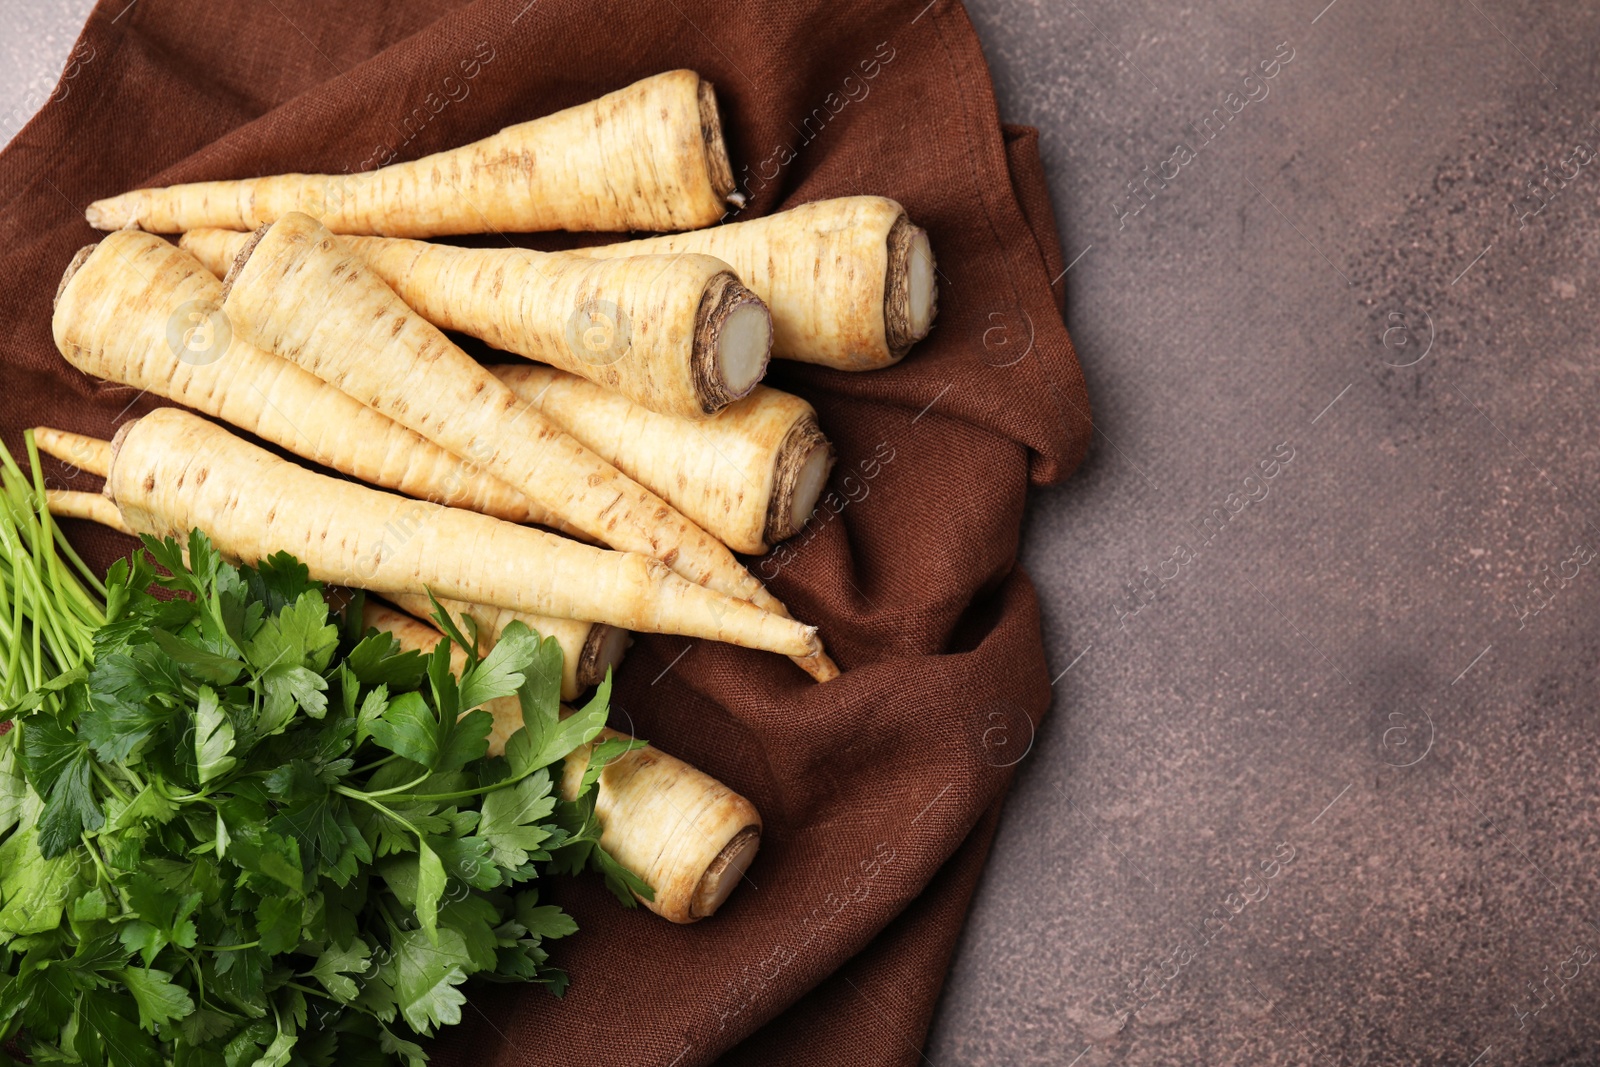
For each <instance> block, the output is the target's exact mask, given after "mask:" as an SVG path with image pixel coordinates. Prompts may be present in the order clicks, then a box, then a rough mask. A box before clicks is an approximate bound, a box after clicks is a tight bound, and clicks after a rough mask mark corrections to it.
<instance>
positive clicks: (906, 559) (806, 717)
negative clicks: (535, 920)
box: [0, 0, 1091, 1067]
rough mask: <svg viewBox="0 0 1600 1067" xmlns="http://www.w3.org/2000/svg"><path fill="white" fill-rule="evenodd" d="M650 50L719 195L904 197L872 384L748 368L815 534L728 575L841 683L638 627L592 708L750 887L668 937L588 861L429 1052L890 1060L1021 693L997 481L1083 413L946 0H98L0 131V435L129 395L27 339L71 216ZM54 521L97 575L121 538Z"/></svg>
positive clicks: (448, 136) (424, 131)
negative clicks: (1, 144)
mask: <svg viewBox="0 0 1600 1067" xmlns="http://www.w3.org/2000/svg"><path fill="white" fill-rule="evenodd" d="M678 67H692V68H694V69H696V70H698V71H700V72H701V73H702V74H703V75H705V76H706V77H707V78H710V79H711V80H712V81H714V82H715V84H716V86H717V88H718V92H719V96H720V99H721V101H722V104H723V108H724V114H725V118H726V120H727V123H728V127H729V129H728V133H729V140H730V147H731V151H732V154H733V158H734V167H735V171H736V173H737V174H738V176H739V178H740V181H741V184H742V185H743V187H744V188H746V189H747V190H748V191H749V193H750V195H751V202H750V205H749V206H748V207H747V208H746V209H745V211H744V214H745V215H746V216H754V215H759V214H765V213H768V212H771V211H773V210H777V209H779V208H782V207H787V206H792V205H795V204H800V203H804V202H806V201H810V200H816V199H820V198H823V197H830V196H842V195H847V194H855V193H876V194H882V195H886V196H891V197H894V198H895V199H897V200H899V201H900V202H901V203H903V204H904V205H905V206H906V208H907V209H908V211H909V212H910V214H911V217H912V218H913V219H914V220H915V221H917V222H918V223H919V224H921V225H923V226H925V227H927V229H928V231H929V233H930V234H931V236H932V239H933V244H934V248H935V251H936V253H937V256H938V260H939V268H940V275H941V277H940V311H939V319H938V324H937V327H936V329H935V331H934V333H933V335H932V336H931V337H930V338H929V339H928V340H927V341H925V342H924V343H923V344H921V345H919V346H918V347H917V348H916V349H914V350H913V352H912V353H911V355H910V356H909V357H908V358H907V359H906V360H905V361H904V362H903V363H902V364H901V365H899V366H897V367H894V368H892V369H890V370H887V371H882V372H878V373H873V374H855V375H852V374H845V373H840V372H835V371H830V370H826V369H823V368H818V367H810V366H805V365H801V364H793V363H779V364H774V368H773V372H772V374H771V381H772V382H773V383H774V384H776V385H778V386H779V387H781V388H786V389H790V390H792V391H794V392H797V393H799V394H801V395H803V396H805V397H806V398H807V399H809V400H810V401H812V402H813V403H814V404H815V405H816V406H817V408H818V410H819V412H820V414H821V421H822V424H823V427H824V429H825V430H826V431H827V433H828V434H829V436H830V437H831V438H832V439H833V441H834V442H835V444H836V445H837V446H838V449H839V455H840V461H839V467H838V469H837V471H836V473H835V474H834V478H833V483H832V490H833V495H831V496H829V497H828V498H827V500H826V501H825V503H824V506H823V507H822V509H821V510H820V512H819V514H818V516H817V517H816V518H815V519H814V520H813V522H812V524H811V526H810V527H809V528H808V529H807V530H806V531H805V532H803V533H802V534H800V535H799V536H798V537H796V538H794V539H793V540H792V541H790V542H789V543H788V544H786V545H784V546H781V547H780V548H778V549H776V550H775V551H774V552H773V553H772V554H770V555H769V556H767V557H766V558H764V559H757V560H752V561H751V567H752V569H753V570H754V571H755V572H756V573H757V574H758V575H760V576H761V577H763V578H764V579H766V580H768V581H769V582H770V584H771V586H772V588H773V591H774V592H775V593H776V594H777V595H778V596H779V597H780V598H782V599H783V600H784V601H785V602H786V603H787V604H788V605H789V607H790V608H791V610H792V611H793V612H794V614H795V615H796V616H797V617H799V618H801V619H805V620H808V621H812V622H816V623H819V624H820V625H821V626H822V630H823V634H824V636H825V637H826V639H827V641H828V646H829V649H830V651H831V652H832V653H833V655H834V657H835V658H836V659H837V660H838V662H839V664H840V665H841V666H842V667H843V668H844V669H845V671H846V673H845V675H844V677H842V678H840V679H839V680H838V681H835V682H832V683H829V684H827V685H821V686H819V685H816V684H814V683H812V682H810V681H809V680H807V679H806V678H805V677H804V676H803V675H801V674H800V672H799V671H797V670H796V669H795V668H794V667H793V666H792V665H790V664H789V663H787V662H785V661H784V660H782V659H780V658H779V657H776V656H770V655H764V654H761V653H755V652H749V651H745V650H741V649H735V648H731V647H727V646H717V645H709V644H706V643H703V642H696V641H689V640H686V639H682V638H671V637H645V638H641V639H640V641H639V643H638V645H637V646H636V647H635V648H634V650H633V651H632V653H631V654H630V656H629V659H628V661H627V663H626V664H625V665H624V667H623V669H622V671H621V674H620V677H619V679H618V682H619V684H618V688H617V692H616V699H615V703H614V716H613V723H614V725H617V726H618V727H621V728H623V729H628V730H630V731H632V732H634V733H637V734H639V735H640V736H643V737H648V738H650V739H651V740H652V741H654V742H655V743H657V744H659V745H660V746H661V747H662V748H663V749H664V750H666V751H668V752H672V753H675V754H678V755H681V756H683V757H685V758H687V759H689V760H690V761H691V762H693V763H694V764H695V765H697V766H699V767H701V768H703V769H705V770H706V771H708V772H709V773H711V774H714V775H716V776H717V777H718V778H721V779H722V780H723V781H725V782H727V783H728V784H729V785H731V786H733V787H734V788H735V789H738V790H739V791H740V792H741V793H743V794H744V795H746V796H748V797H749V798H750V799H751V800H752V801H754V803H755V804H756V805H757V807H758V808H760V810H761V812H762V815H763V816H764V818H765V820H766V840H765V842H764V843H763V845H762V849H761V854H760V856H759V858H758V859H757V862H756V864H755V866H754V867H753V868H752V870H751V871H750V873H749V879H748V881H747V884H745V885H743V886H741V887H740V888H739V890H738V891H737V892H736V893H735V894H734V896H733V897H732V899H731V900H730V901H729V903H728V904H727V905H726V906H725V907H724V908H723V910H722V911H721V912H720V913H719V914H718V915H717V916H716V917H715V918H714V919H712V920H710V921H707V922H704V923H700V924H698V925H696V926H690V927H677V926H673V925H671V924H669V923H666V922H663V921H662V920H660V919H658V918H656V917H655V916H653V915H651V914H649V913H648V912H645V911H643V910H634V911H623V910H621V909H619V908H618V907H617V906H616V904H615V902H614V901H612V900H611V898H610V897H609V895H607V894H606V893H605V892H604V890H603V889H601V888H600V887H599V886H597V885H596V884H595V883H594V880H592V879H584V880H581V881H578V882H571V881H563V882H561V883H553V884H552V885H550V886H548V887H547V891H548V892H549V894H550V897H551V899H553V900H556V901H558V902H559V903H561V904H562V905H564V906H565V907H567V908H568V909H569V910H570V911H571V912H572V913H573V915H574V916H575V917H576V918H577V920H578V922H579V924H580V925H581V927H582V931H581V933H580V934H579V935H577V936H575V937H573V938H571V939H570V940H569V941H566V942H564V943H559V944H557V945H556V946H555V950H556V951H555V955H556V959H557V962H559V963H560V964H561V965H563V966H564V967H566V968H567V969H568V970H569V971H570V972H571V973H572V976H573V983H572V988H571V991H570V992H569V993H568V994H567V996H566V998H565V999H563V1000H555V999H553V998H550V997H548V996H545V995H543V994H541V993H536V992H532V991H528V990H523V989H517V988H514V987H492V986H484V985H474V986H472V987H469V989H470V995H471V998H472V999H471V1006H470V1007H469V1008H467V1009H466V1012H465V1018H464V1020H463V1023H462V1025H461V1026H459V1027H456V1028H454V1029H453V1031H452V1032H451V1033H449V1034H448V1035H447V1036H446V1037H444V1038H443V1039H441V1040H439V1041H437V1042H436V1043H435V1045H434V1049H433V1055H434V1059H435V1062H436V1063H438V1064H440V1065H442V1067H454V1065H457V1064H473V1065H480V1064H485V1063H495V1064H532V1063H563V1064H570V1063H584V1064H595V1063H601V1064H604V1063H618V1064H621V1063H630V1064H636V1063H658V1064H677V1065H681V1067H688V1065H691V1064H701V1063H707V1062H710V1061H712V1060H714V1059H716V1058H717V1057H719V1056H722V1055H723V1054H725V1053H726V1054H728V1057H727V1058H728V1060H729V1062H750V1063H758V1062H759V1063H772V1062H797V1063H798V1062H806V1063H827V1062H845V1061H849V1062H852V1063H862V1062H874V1063H911V1062H915V1061H917V1060H918V1059H919V1056H920V1053H919V1051H918V1050H919V1049H920V1046H921V1044H922V1042H923V1040H924V1037H925V1034H926V1029H927V1025H928V1020H929V1019H930V1017H931V1015H932V1011H933V1007H934V1002H935V1000H936V999H937V997H938V993H939V987H940V984H941V982H942V979H943V974H944V971H945V968H946V966H947V965H948V961H949V956H950V952H951V950H952V947H953V945H954V941H955V938H956V936H957V933H958V932H959V930H960V926H961V922H962V918H963V915H964V913H965V910H966V906H967V902H968V900H969V898H970V896H971V893H972V890H973V887H974V885H975V883H976V880H977V877H978V873H979V871H980V869H981V866H982V863H983V859H984V856H985V854H986V853H987V850H988V846H989V842H990V840H991V839H992V836H993V832H994V827H995V823H996V819H997V814H998V809H999V805H1000V802H1001V800H1002V798H1003V795H1004V793H1005V790H1006V788H1007V786H1008V784H1009V782H1010V778H1011V774H1012V768H1013V764H1014V761H1015V760H1016V759H1017V758H1019V757H1020V756H1021V754H1022V752H1023V751H1025V749H1026V748H1027V746H1028V744H1029V743H1030V742H1031V739H1032V732H1033V728H1034V726H1035V725H1036V724H1037V723H1038V721H1039V719H1040V718H1041V717H1042V716H1043V714H1044V711H1045V709H1046V707H1047V706H1048V704H1049V698H1050V688H1049V677H1048V674H1047V671H1046V666H1045V661H1044V651H1043V647H1042V644H1041V641H1040V634H1039V620H1038V608H1037V604H1036V602H1035V599H1034V594H1033V590H1032V587H1031V585H1030V583H1029V582H1028V579H1027V578H1026V576H1025V575H1023V574H1022V572H1021V571H1019V570H1018V569H1017V568H1016V566H1015V561H1016V553H1017V539H1018V532H1019V528H1020V523H1021V517H1022V508H1023V501H1024V497H1025V494H1026V491H1027V488H1028V486H1029V484H1030V483H1031V484H1046V483H1049V482H1053V481H1056V480H1058V479H1060V478H1062V477H1063V476H1065V475H1066V474H1067V473H1068V472H1070V471H1071V470H1072V469H1073V467H1074V466H1075V465H1076V464H1077V463H1078V461H1079V460H1080V459H1081V457H1082V455H1083V453H1084V450H1085V448H1086V446H1087V444H1088V440H1089V437H1090V434H1091V426H1090V421H1089V408H1088V401H1087V397H1086V394H1085V389H1084V383H1083V378H1082V374H1081V372H1080V370H1079V368H1078V363H1077V358H1076V355H1075V353H1074V352H1073V349H1072V343H1071V341H1070V340H1069V339H1068V337H1067V333H1066V330H1065V327H1064V326H1063V325H1062V321H1061V306H1060V301H1061V299H1062V293H1063V289H1062V284H1063V283H1062V281H1061V278H1060V274H1061V271H1062V267H1063V263H1062V257H1061V252H1060V249H1059V246H1058V243H1057V240H1056V236H1055V231H1054V223H1053V220H1052V218H1051V214H1050V206H1049V200H1048V196H1047V194H1046V189H1045V184H1044V179H1043V174H1042V171H1041V169H1040V166H1039V161H1038V155H1037V145H1036V140H1035V138H1034V135H1033V134H1032V132H1031V131H1026V130H1018V129H1008V130H1002V128H1001V126H1000V124H999V121H998V118H997V115H996V110H995V103H994V97H993V93H992V90H991V87H990V83H989V76H988V71H987V68H986V67H985V65H984V61H983V55H982V52H981V50H980V48H979V45H978V40H977V37H976V35H975V34H974V32H973V29H972V26H971V24H970V23H969V22H968V20H967V16H966V13H965V12H964V11H963V10H962V8H961V7H960V6H959V5H958V4H956V3H953V2H951V0H935V2H934V3H932V4H928V3H927V0H909V2H897V3H888V4H869V3H860V2H836V3H821V2H810V3H794V2H789V3H782V2H777V0H753V2H751V3H745V4H740V5H716V4H712V3H708V2H704V0H636V2H633V3H618V2H607V0H602V2H581V0H531V2H530V0H504V2H502V0H482V2H478V3H471V4H467V5H465V6H459V7H456V6H452V5H448V4H438V3H427V2H424V0H401V2H397V3H396V2H388V0H356V2H346V3H339V4H329V3H326V2H325V0H273V2H272V3H268V4H256V3H244V2H236V3H216V2H205V3H199V2H189V0H136V2H134V3H131V4H130V3H129V2H128V0H106V2H105V3H102V4H101V6H100V7H99V8H97V9H96V11H95V12H94V14H93V15H92V16H91V18H90V20H89V23H88V26H87V28H86V29H85V31H84V35H83V38H82V40H81V41H80V42H79V44H78V46H77V49H76V51H75V52H74V54H73V58H72V60H71V61H70V62H69V65H68V68H67V72H66V75H65V77H64V79H63V81H62V83H61V85H60V86H58V88H57V90H56V93H55V94H54V97H53V98H52V100H51V101H50V102H49V103H48V104H47V105H46V106H45V107H44V110H43V111H42V113H41V114H40V115H39V116H38V117H37V118H36V119H35V120H34V121H33V122H31V123H30V124H29V125H28V126H27V127H26V128H25V129H24V130H23V131H22V132H21V133H20V134H19V135H18V136H17V138H16V140H15V141H14V142H13V143H12V144H11V145H10V146H9V147H7V148H6V150H5V151H4V152H3V153H0V359H3V361H4V366H5V369H4V375H5V391H6V394H7V395H6V400H7V402H6V404H5V405H4V407H3V408H0V412H3V413H0V429H3V431H4V434H5V440H6V442H7V444H8V445H9V446H10V447H11V448H13V449H16V448H17V446H18V445H19V443H20V435H21V431H22V429H23V428H24V427H25V426H28V425H33V424H37V423H45V424H51V425H55V426H60V427H64V428H67V429H72V430H77V431H81V432H85V433H92V434H97V435H100V436H109V435H110V433H111V432H112V431H113V430H114V428H115V427H116V425H118V424H119V422H121V421H125V420H126V419H128V418H131V417H134V416H136V415H139V414H141V413H143V412H145V411H147V410H149V409H150V408H151V407H153V406H156V402H155V401H154V400H153V398H150V397H139V396H136V395H134V393H133V392H132V391H131V390H128V389H124V388H120V387H114V386H110V385H106V384H102V383H97V382H93V381H90V380H87V379H86V378H84V377H83V376H82V375H80V374H78V373H77V372H76V371H74V370H73V369H72V368H70V367H68V366H67V365H66V364H65V363H64V362H63V361H62V360H61V359H60V357H59V356H58V355H57V354H56V351H55V348H54V345H53V344H52V342H51V337H50V300H51V295H52V293H53V292H54V289H55V284H56V279H57V278H58V276H59V273H60V271H61V269H62V268H63V267H64V266H65V264H66V262H67V260H68V259H69V258H70V257H71V255H72V253H73V251H74V250H75V249H76V248H78V247H79V246H81V245H83V244H86V243H88V242H90V241H92V240H94V239H95V237H96V235H95V233H94V232H93V231H91V230H90V229H89V227H88V226H87V225H86V224H85V223H84V222H83V208H84V206H85V205H86V204H88V203H89V201H91V200H93V199H96V198H98V197H102V196H107V195H110V194H112V193H116V192H120V191H122V190H125V189H130V188H134V187H137V186H142V185H152V184H167V183H171V182H177V181H194V180H202V179H211V178H230V177H242V176H248V175H254V174H266V173H274V172H280V171H289V170H299V171H308V172H338V171H344V170H358V169H362V168H363V167H371V166H374V165H376V164H378V163H381V162H384V161H387V160H389V159H397V158H399V159H403V158H413V157H415V156H419V155H423V154H426V153H428V152H434V151H438V150H440V149H443V148H448V147H451V146H454V145H458V144H462V143H464V142H467V141H470V140H473V139H476V138H479V137H483V136H486V135H488V134H490V133H492V132H494V131H495V130H498V129H500V128H501V127H503V126H506V125H509V124H511V123H513V122H518V121H522V120H524V119H527V118H530V117H533V116H536V115H539V114H543V113H546V112H548V111H552V110H555V109H557V108H561V107H566V106H569V105H572V104H575V103H579V102H581V101H584V100H588V99H590V98H592V97H594V96H597V95H599V94H600V93H603V92H607V91H609V90H612V89H615V88H618V87H620V86H623V85H626V84H628V83H629V82H632V81H634V80H636V79H638V78H641V77H644V76H647V75H649V74H653V73H656V72H659V71H662V70H668V69H673V68H678ZM570 240H572V238H568V237H559V236H557V237H541V238H538V239H537V243H538V245H539V246H540V247H560V246H561V243H562V242H563V241H570ZM474 351H477V352H479V353H480V354H484V353H483V350H482V348H481V346H479V347H477V348H474ZM50 476H51V480H52V482H53V483H54V484H58V485H63V486H73V487H77V488H86V489H93V488H96V487H97V485H98V482H97V481H96V480H95V479H93V478H92V477H90V476H88V475H84V474H81V473H77V472H74V471H71V470H70V469H65V468H62V467H61V466H59V465H52V467H51V468H50ZM70 525H71V529H70V530H69V533H70V535H71V536H72V537H73V539H74V540H75V541H76V542H77V543H78V544H79V545H80V546H81V547H82V548H84V549H85V550H86V551H87V553H88V556H89V557H90V558H91V559H92V560H93V561H94V562H96V563H97V564H100V565H104V564H106V563H108V562H109V561H110V559H112V558H113V557H114V556H115V555H118V554H121V553H124V552H126V551H128V549H129V548H130V544H129V542H128V541H127V539H125V538H121V537H119V536H117V535H113V534H109V533H107V532H105V531H99V530H92V529H88V528H84V527H80V526H78V525H77V524H70ZM741 1042H743V1044H740V1043H741Z"/></svg>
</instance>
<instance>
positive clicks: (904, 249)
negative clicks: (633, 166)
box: [570, 196, 939, 371]
mask: <svg viewBox="0 0 1600 1067" xmlns="http://www.w3.org/2000/svg"><path fill="white" fill-rule="evenodd" d="M671 252H698V253H701V254H704V255H709V256H716V257H717V258H718V259H720V260H723V261H725V262H726V263H727V264H728V265H729V266H731V267H732V268H733V271H734V273H735V274H737V275H738V276H739V278H740V280H741V281H743V282H744V283H745V284H746V285H748V286H749V287H750V288H751V289H753V290H755V294H756V295H757V296H759V297H760V298H761V299H762V300H765V301H766V302H767V308H768V309H769V310H770V311H771V312H772V331H773V336H772V357H773V358H774V359H793V360H799V361H801V362H804V363H820V364H822V365H823V366H827V367H836V368H838V369H839V370H849V371H861V370H874V369H876V368H878V367H885V366H888V365H889V364H891V363H895V362H897V361H898V360H899V359H900V357H902V356H904V355H905V354H906V352H907V351H908V350H909V349H910V348H911V346H912V345H913V344H915V343H916V342H917V341H920V340H922V338H924V337H926V336H927V334H928V331H929V330H931V329H932V328H933V319H934V315H935V314H936V313H937V311H938V303H939V289H938V279H937V276H936V272H935V270H934V260H933V249H932V246H931V245H930V244H929V243H928V235H927V232H926V231H924V230H923V229H921V228H920V227H918V226H916V225H914V224H912V222H911V221H910V220H909V219H908V218H907V217H906V213H905V209H904V208H902V207H901V206H900V205H899V204H897V203H895V202H894V201H893V200H888V199H885V198H884V197H881V196H849V197H842V198H840V199H837V200H819V201H816V202H815V203H811V204H803V205H801V206H800V207H797V208H793V209H791V210H789V211H780V212H778V213H777V214H775V215H769V216H767V217H766V218H764V219H751V220H749V221H748V222H732V223H729V224H727V225H725V226H716V227H713V228H712V229H709V230H701V231H699V232H697V233H679V234H668V235H666V236H662V237H646V238H644V239H643V240H639V241H627V242H625V243H623V244H612V245H599V246H597V247H593V248H577V249H573V250H572V252H571V253H570V254H574V255H585V256H602V257H605V256H642V255H660V254H664V253H671Z"/></svg>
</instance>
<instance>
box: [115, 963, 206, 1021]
mask: <svg viewBox="0 0 1600 1067" xmlns="http://www.w3.org/2000/svg"><path fill="white" fill-rule="evenodd" d="M122 980H123V982H124V983H125V984H126V985H127V987H128V992H130V993H132V994H133V999H134V1002H135V1003H136V1004H137V1005H138V1006H139V1025H140V1026H142V1027H144V1028H145V1029H146V1030H148V1031H150V1032H152V1033H154V1032H155V1028H156V1027H157V1026H160V1025H162V1024H164V1023H170V1022H172V1021H173V1020H174V1019H181V1018H183V1017H184V1016H185V1015H188V1014H189V1013H190V1012H192V1011H194V1001H193V1000H192V999H191V998H190V996H189V994H188V992H187V991H186V990H184V988H183V987H182V986H178V985H174V984H173V982H172V975H171V973H170V972H167V971H158V970H156V969H154V968H147V967H127V968H125V969H124V970H123V971H122Z"/></svg>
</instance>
